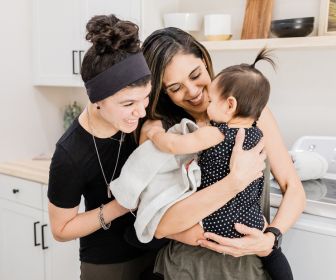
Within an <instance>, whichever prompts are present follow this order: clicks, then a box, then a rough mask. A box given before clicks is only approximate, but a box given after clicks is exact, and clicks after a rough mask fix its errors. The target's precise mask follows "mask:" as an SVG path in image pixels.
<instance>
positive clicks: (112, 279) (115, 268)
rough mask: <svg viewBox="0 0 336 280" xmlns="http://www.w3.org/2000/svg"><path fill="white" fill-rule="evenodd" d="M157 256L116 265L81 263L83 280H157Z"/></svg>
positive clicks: (148, 256) (153, 255)
mask: <svg viewBox="0 0 336 280" xmlns="http://www.w3.org/2000/svg"><path fill="white" fill-rule="evenodd" d="M155 257H156V254H153V253H151V254H147V255H144V256H141V257H139V258H136V259H134V260H131V261H128V262H123V263H114V264H91V263H84V262H82V263H81V276H80V279H81V280H98V279H99V280H156V279H161V278H157V276H156V275H154V274H153V266H154V262H155Z"/></svg>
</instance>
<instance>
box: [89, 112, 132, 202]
mask: <svg viewBox="0 0 336 280" xmlns="http://www.w3.org/2000/svg"><path fill="white" fill-rule="evenodd" d="M86 112H87V119H88V124H89V128H90V132H91V135H92V139H93V144H94V146H95V149H96V154H97V158H98V162H99V166H100V169H101V172H102V175H103V177H104V181H105V184H106V188H107V197H108V198H111V196H112V195H111V190H110V183H111V181H113V179H114V175H115V172H116V170H117V166H118V162H119V156H120V150H121V144H122V142H123V141H124V139H125V133H124V132H121V136H120V139H115V138H113V137H110V139H112V140H115V141H118V142H119V148H118V155H117V162H116V164H115V166H114V170H113V174H112V178H111V181H110V183H109V182H107V179H106V176H105V172H104V169H103V165H102V163H101V160H100V156H99V152H98V148H97V143H96V139H95V137H94V134H93V129H92V126H91V120H90V114H89V109H88V107H86Z"/></svg>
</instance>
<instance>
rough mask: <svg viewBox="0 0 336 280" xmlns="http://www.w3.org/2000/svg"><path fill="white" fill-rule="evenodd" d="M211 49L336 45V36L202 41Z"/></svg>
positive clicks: (290, 47)
mask: <svg viewBox="0 0 336 280" xmlns="http://www.w3.org/2000/svg"><path fill="white" fill-rule="evenodd" d="M201 43H202V44H203V45H204V46H205V47H206V48H207V49H208V50H209V51H222V50H254V49H261V48H263V47H265V46H266V47H267V48H272V49H293V48H317V47H336V36H311V37H295V38H270V39H250V40H230V41H202V42H201Z"/></svg>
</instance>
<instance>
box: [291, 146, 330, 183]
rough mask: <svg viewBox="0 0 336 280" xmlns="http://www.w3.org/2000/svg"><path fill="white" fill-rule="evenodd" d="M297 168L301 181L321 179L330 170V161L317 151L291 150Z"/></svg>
mask: <svg viewBox="0 0 336 280" xmlns="http://www.w3.org/2000/svg"><path fill="white" fill-rule="evenodd" d="M289 153H290V155H291V157H292V161H293V163H294V166H295V169H296V171H297V173H298V175H299V177H300V179H301V181H307V180H314V179H320V178H323V177H324V176H325V174H326V173H327V170H328V162H327V160H326V159H325V158H324V157H322V156H321V155H320V154H319V153H317V152H311V151H290V152H289Z"/></svg>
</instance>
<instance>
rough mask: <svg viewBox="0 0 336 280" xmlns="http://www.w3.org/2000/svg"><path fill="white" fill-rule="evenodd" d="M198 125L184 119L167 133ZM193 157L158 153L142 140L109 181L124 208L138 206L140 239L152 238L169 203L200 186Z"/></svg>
mask: <svg viewBox="0 0 336 280" xmlns="http://www.w3.org/2000/svg"><path fill="white" fill-rule="evenodd" d="M197 128H198V127H197V125H196V124H195V123H193V122H192V121H190V120H188V119H183V120H182V121H181V123H179V124H177V125H175V126H173V127H172V128H171V129H169V132H173V133H179V134H186V133H189V132H193V131H195V130H196V129H197ZM195 158H196V155H195V154H191V155H172V154H168V153H164V152H161V151H159V150H158V149H157V148H156V147H155V146H154V144H153V143H152V142H151V141H145V142H144V143H143V144H142V145H140V146H139V147H138V148H137V149H136V150H135V151H134V152H133V153H132V154H131V155H130V157H129V158H128V160H127V161H126V163H125V164H124V166H123V168H122V170H121V173H120V176H119V177H118V178H117V179H115V180H113V182H111V185H110V188H111V191H112V193H113V195H114V197H115V198H116V199H117V201H118V202H119V203H120V204H121V205H122V206H123V207H125V208H128V209H135V208H138V210H137V217H136V220H135V223H134V227H135V231H136V234H137V237H138V239H139V240H140V241H141V242H143V243H147V242H149V241H151V240H152V239H153V236H154V233H155V231H156V228H157V226H158V224H159V222H160V220H161V218H162V216H163V214H164V213H165V212H166V210H167V209H168V208H169V207H170V206H171V205H172V204H174V203H176V202H177V201H179V200H182V199H184V198H185V197H187V196H189V195H191V194H192V193H194V192H195V191H196V189H197V187H199V185H200V183H201V170H200V168H199V166H198V165H197V163H196V161H195ZM190 161H192V162H191V164H190V165H189V167H188V170H187V168H186V165H187V164H189V162H190Z"/></svg>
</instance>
